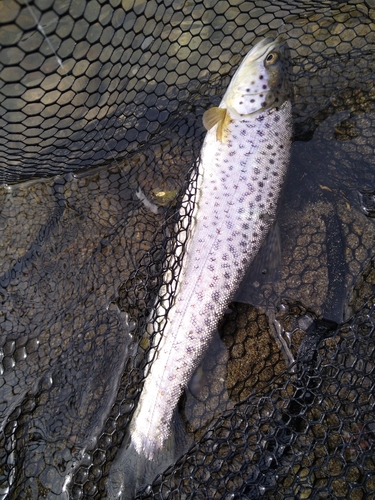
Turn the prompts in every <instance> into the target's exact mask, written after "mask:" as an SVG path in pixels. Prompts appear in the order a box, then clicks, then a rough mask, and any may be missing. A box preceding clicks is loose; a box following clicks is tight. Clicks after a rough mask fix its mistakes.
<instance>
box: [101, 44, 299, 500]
mask: <svg viewBox="0 0 375 500" xmlns="http://www.w3.org/2000/svg"><path fill="white" fill-rule="evenodd" d="M290 96H291V91H290V84H289V79H288V49H287V46H286V44H285V42H284V41H283V40H281V39H280V38H277V39H276V40H274V39H273V38H265V39H263V40H262V41H260V42H259V43H258V44H256V45H255V46H254V47H253V48H252V50H251V51H250V52H249V53H248V54H247V55H246V57H245V58H244V60H243V62H242V64H241V65H240V67H239V68H238V70H237V72H236V73H235V75H234V76H233V78H232V80H231V82H230V84H229V87H228V89H227V92H226V93H225V95H224V97H223V99H222V101H221V103H220V106H219V107H217V108H212V109H209V110H208V111H206V113H205V114H204V116H203V123H204V125H205V127H206V129H207V130H208V131H207V134H206V137H205V140H204V143H203V146H202V151H201V161H200V164H199V173H198V181H197V182H198V184H197V187H198V190H197V199H196V203H195V206H194V217H193V220H192V224H191V225H190V226H191V227H190V228H189V235H188V247H187V251H186V254H185V255H184V258H183V264H182V266H183V267H182V272H181V275H180V279H179V283H178V285H177V288H176V291H175V300H174V303H173V305H172V307H171V308H170V310H169V312H168V316H167V318H166V321H165V327H164V331H163V334H162V337H161V339H160V343H159V345H158V347H157V353H156V356H155V359H154V360H153V362H152V365H151V368H150V370H149V372H148V374H147V377H146V380H145V383H144V387H143V390H142V393H141V396H140V400H139V403H138V406H137V409H136V411H135V414H134V416H133V419H132V421H131V423H130V427H129V435H128V437H127V440H126V442H124V445H123V447H122V449H121V450H119V453H118V456H117V458H116V460H115V462H114V464H113V465H112V468H111V471H110V474H109V479H108V482H107V489H108V497H109V498H110V499H114V498H131V497H132V495H133V494H134V491H135V489H136V487H139V486H142V485H143V484H145V483H146V482H147V481H148V480H151V479H152V476H151V472H153V473H155V472H156V471H157V470H158V468H159V467H162V465H163V466H165V465H166V464H167V461H168V460H167V459H165V454H166V451H165V450H166V449H167V448H170V447H171V446H172V441H173V440H174V439H173V432H172V421H173V415H174V412H175V410H176V406H177V403H178V400H179V398H180V396H181V393H182V391H183V389H184V387H185V386H186V384H187V383H188V382H189V380H190V378H191V376H192V374H193V372H194V370H195V369H196V368H197V365H198V364H199V362H200V360H201V358H202V355H203V353H204V352H205V350H206V347H207V345H208V344H209V342H210V339H211V337H212V334H213V332H214V330H215V329H216V327H217V324H218V321H219V319H220V318H221V317H222V315H223V314H224V312H225V309H226V308H227V306H228V303H229V302H230V300H231V299H232V298H233V295H234V294H235V292H236V289H237V288H238V286H239V284H240V282H241V280H242V278H243V277H244V274H245V272H246V270H247V268H248V266H249V265H251V262H252V260H253V259H254V257H255V256H256V255H257V253H258V252H259V250H260V248H261V246H262V244H263V242H264V240H265V238H266V235H267V233H268V231H269V229H270V227H271V225H272V224H273V222H274V220H275V216H276V210H277V204H278V199H279V195H280V191H281V188H282V186H283V183H284V180H285V176H286V173H287V169H288V163H289V156H290V146H291V137H292V112H291V110H292V106H291V101H290ZM189 203H191V202H190V201H189V200H188V199H187V198H185V200H184V201H183V207H184V205H185V208H186V205H187V204H189ZM167 454H168V453H167ZM170 457H171V455H170Z"/></svg>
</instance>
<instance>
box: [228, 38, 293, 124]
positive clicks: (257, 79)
mask: <svg viewBox="0 0 375 500" xmlns="http://www.w3.org/2000/svg"><path fill="white" fill-rule="evenodd" d="M289 69H290V57H289V50H288V46H287V44H286V41H285V40H284V39H283V38H282V37H280V36H279V37H278V38H276V39H273V38H270V37H269V38H264V39H263V40H261V41H260V42H259V43H257V44H256V45H255V46H254V47H253V48H252V49H251V50H250V52H249V53H248V54H247V55H246V57H245V58H244V60H243V61H242V63H241V65H240V67H239V68H238V70H237V71H236V73H235V75H234V76H233V78H232V81H231V83H230V85H229V87H228V90H227V92H226V93H225V95H224V97H223V101H222V103H221V105H220V107H222V108H226V109H227V110H228V112H229V113H230V115H231V117H232V118H234V119H245V118H246V117H247V116H249V115H252V114H254V113H258V112H262V111H265V110H266V109H269V108H273V107H279V106H281V105H282V104H283V102H284V101H286V100H288V99H290V97H291V85H290V82H289Z"/></svg>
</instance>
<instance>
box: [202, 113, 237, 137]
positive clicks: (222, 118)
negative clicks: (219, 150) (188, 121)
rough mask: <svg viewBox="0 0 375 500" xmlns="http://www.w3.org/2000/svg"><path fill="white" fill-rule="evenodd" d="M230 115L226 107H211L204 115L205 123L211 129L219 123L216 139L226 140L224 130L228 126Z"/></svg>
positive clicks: (207, 128)
mask: <svg viewBox="0 0 375 500" xmlns="http://www.w3.org/2000/svg"><path fill="white" fill-rule="evenodd" d="M229 121H230V115H229V113H228V111H227V110H226V109H224V108H216V107H215V108H210V109H208V110H207V111H206V112H205V113H204V115H203V125H204V127H205V128H206V130H210V129H211V128H212V127H214V126H215V125H216V124H217V126H218V127H217V131H216V139H217V140H218V141H220V142H224V137H223V136H224V130H225V128H226V127H227V126H228V124H229Z"/></svg>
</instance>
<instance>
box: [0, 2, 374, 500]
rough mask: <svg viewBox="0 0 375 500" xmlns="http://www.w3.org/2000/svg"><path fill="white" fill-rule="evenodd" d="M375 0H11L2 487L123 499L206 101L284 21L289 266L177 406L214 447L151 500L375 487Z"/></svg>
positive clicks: (1, 70)
mask: <svg viewBox="0 0 375 500" xmlns="http://www.w3.org/2000/svg"><path fill="white" fill-rule="evenodd" d="M373 7H374V5H373V2H372V0H368V1H363V2H360V1H357V0H352V1H346V2H329V1H319V2H317V1H311V0H288V1H281V0H280V1H272V2H271V1H267V0H262V1H254V2H251V1H248V2H242V1H235V0H233V1H228V2H227V1H225V0H223V1H221V2H216V1H214V0H212V1H204V2H189V1H181V2H178V1H176V2H156V1H152V0H151V1H147V2H146V1H143V0H140V1H135V2H133V1H129V2H127V1H123V2H122V3H120V2H117V1H110V2H99V1H87V2H86V1H72V2H68V1H57V0H56V1H51V0H45V1H43V0H35V1H31V0H25V1H19V2H16V1H11V0H9V1H5V2H1V3H0V45H1V51H0V64H1V66H0V83H1V88H0V96H1V102H0V106H1V113H0V124H1V132H0V164H1V166H0V168H1V170H0V172H1V174H0V175H1V181H2V182H3V184H2V186H1V187H0V209H1V213H0V231H1V236H0V241H1V245H0V256H1V269H2V271H1V273H0V287H1V288H0V299H1V301H0V308H1V309H0V328H1V338H0V342H1V344H0V349H1V350H0V359H1V365H0V366H1V372H2V373H1V378H0V415H1V426H0V464H1V465H0V496H1V498H4V499H5V498H6V499H16V498H17V499H18V498H25V499H26V498H28V499H39V498H47V499H57V498H72V499H81V498H82V499H83V498H85V499H89V498H95V499H102V498H105V497H106V481H107V478H108V474H109V471H110V467H111V464H112V463H113V461H114V459H115V457H116V453H117V451H118V449H119V447H120V446H121V443H122V441H123V438H124V435H125V434H126V431H127V428H128V425H129V422H130V420H131V417H132V415H133V413H134V411H135V408H136V406H137V402H138V399H139V395H140V393H141V390H142V383H143V378H144V376H143V374H144V373H145V372H147V364H148V362H149V361H148V360H149V359H150V357H149V351H150V348H151V345H152V343H151V340H152V339H150V332H149V331H148V330H147V322H148V318H149V315H150V313H151V311H152V309H153V306H154V304H155V300H156V298H157V296H158V292H159V289H160V286H161V280H162V277H163V275H164V274H165V271H166V270H167V269H166V265H167V263H168V262H171V261H170V259H168V255H170V254H171V253H172V252H174V251H175V246H176V244H177V243H176V242H178V241H179V240H178V239H177V238H176V228H178V227H180V229H181V231H184V230H185V229H186V224H188V222H189V219H190V218H191V211H187V213H186V214H184V215H185V217H184V222H183V223H182V222H181V220H180V218H179V213H180V206H181V200H182V196H183V193H184V192H185V191H186V189H187V186H188V185H191V182H192V181H193V180H194V176H195V175H196V167H197V159H198V158H199V152H200V148H201V145H202V140H203V137H204V129H203V126H202V115H203V112H204V111H205V110H207V109H208V108H209V107H212V106H217V105H218V104H219V103H220V100H221V97H222V96H223V95H224V93H225V90H226V88H227V87H228V84H229V81H230V79H231V77H232V76H233V74H234V72H235V70H236V69H237V67H238V65H239V63H240V61H241V59H242V58H243V56H244V55H245V54H246V53H247V52H248V50H249V49H250V47H251V46H252V45H253V44H254V43H256V42H257V41H258V40H260V39H261V38H264V37H265V36H276V35H278V34H282V33H284V34H285V36H286V38H287V43H288V46H289V48H290V52H291V58H292V83H293V87H294V99H295V102H294V125H295V142H294V144H293V148H292V161H291V168H290V173H289V177H288V180H287V185H286V189H285V195H284V199H283V202H282V205H281V207H280V213H279V218H278V219H279V221H278V224H279V232H280V242H281V245H280V246H281V262H280V267H279V269H278V270H277V271H278V272H276V277H272V279H269V280H265V282H262V280H261V279H260V278H258V276H255V275H254V274H253V275H251V274H250V275H249V276H248V277H247V281H246V286H244V287H243V289H242V290H241V297H242V300H244V301H245V303H233V304H231V306H230V311H228V313H227V314H226V316H225V318H224V319H223V321H222V322H221V324H220V325H219V331H218V335H217V338H216V339H215V340H214V342H213V343H212V347H211V349H210V351H209V352H208V354H207V356H206V357H205V359H204V360H203V362H202V364H201V366H200V367H199V368H198V370H197V371H196V373H195V375H194V376H193V378H192V380H191V383H190V384H189V386H188V388H187V389H186V391H185V393H184V395H183V397H182V399H181V401H180V403H179V410H180V416H181V419H182V421H183V424H184V426H186V427H187V431H188V435H189V437H190V439H191V441H192V443H193V444H192V446H191V448H190V449H189V451H188V452H187V453H185V454H184V455H183V456H182V457H181V458H180V459H179V461H178V462H177V464H174V465H172V466H171V467H170V468H169V469H168V470H166V471H165V472H163V473H162V474H161V475H160V476H159V477H158V478H156V479H155V481H154V483H153V484H152V486H151V487H149V488H148V489H146V490H144V491H143V492H140V493H139V495H138V498H223V499H224V498H238V499H247V498H277V499H295V498H297V499H303V498H314V499H315V498H343V499H344V498H345V499H346V498H349V499H350V500H356V499H367V498H368V499H370V498H373V497H374V495H375V474H374V471H375V464H374V454H373V446H374V432H375V419H374V389H375V379H374V355H375V354H374V337H375V310H374V295H375V292H374V286H375V270H374V234H375V229H374V220H373V218H374V206H375V194H374V189H375V187H374V158H375V156H374V147H375V138H374V130H375V127H374V123H373V122H374V118H375V115H374V103H375V94H374V90H373V88H374V67H373V66H374V51H375V24H374V17H375V11H374V10H373ZM192 196H193V195H192ZM179 224H180V226H178V225H179ZM177 232H178V231H177ZM182 250H183V249H182ZM182 254H183V252H182ZM264 262H265V263H266V264H265V265H264ZM261 263H262V266H261V270H262V271H263V272H261V273H260V274H261V275H262V274H264V272H265V274H266V277H267V274H268V271H269V262H268V261H267V260H266V261H261ZM179 266H180V262H179V261H178V260H177V261H176V262H175V267H172V268H171V269H169V270H170V272H171V279H172V280H176V277H177V275H178V269H179ZM269 274H272V273H271V272H270V271H269ZM243 297H245V298H243ZM168 307H169V306H168V304H164V308H165V312H160V324H162V323H163V320H164V316H165V313H166V312H167V310H168ZM265 312H267V315H266V314H265ZM270 312H271V314H270ZM270 319H272V320H275V321H272V322H271V324H270ZM274 324H276V326H277V330H278V333H279V336H278V337H277V339H278V340H277V341H276V340H275V335H274V333H273V330H274ZM151 335H152V332H151ZM280 343H284V344H285V345H286V346H287V347H288V349H289V350H290V352H291V354H292V356H293V357H294V358H295V359H296V363H295V364H294V365H293V366H292V367H289V369H287V367H286V364H285V358H284V356H283V349H280V347H279V344H280Z"/></svg>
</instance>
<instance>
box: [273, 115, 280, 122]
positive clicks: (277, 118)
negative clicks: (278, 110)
mask: <svg viewBox="0 0 375 500" xmlns="http://www.w3.org/2000/svg"><path fill="white" fill-rule="evenodd" d="M273 121H274V122H276V123H277V122H279V121H280V116H279V115H276V116H275V117H274V119H273Z"/></svg>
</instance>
